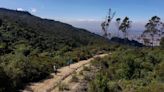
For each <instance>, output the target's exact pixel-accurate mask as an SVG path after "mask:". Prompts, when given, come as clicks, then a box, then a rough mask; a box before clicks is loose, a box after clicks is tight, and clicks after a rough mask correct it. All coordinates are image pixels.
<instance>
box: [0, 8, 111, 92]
mask: <svg viewBox="0 0 164 92" xmlns="http://www.w3.org/2000/svg"><path fill="white" fill-rule="evenodd" d="M108 48H109V47H108V40H106V39H104V38H103V37H100V36H98V35H95V34H93V33H90V32H88V31H86V30H84V29H78V28H75V27H73V26H71V25H68V24H64V23H61V22H58V21H53V20H48V19H41V18H39V17H35V16H33V15H31V14H30V13H28V12H26V11H22V12H20V11H13V10H7V9H2V8H1V9H0V92H1V91H2V92H3V91H4V92H14V91H16V90H17V89H19V88H22V87H23V85H24V84H25V83H28V82H31V81H39V80H40V79H42V78H45V77H46V76H48V75H49V74H50V73H51V72H53V68H52V66H53V65H56V66H57V67H58V68H59V67H61V66H64V65H66V64H67V61H68V60H70V59H72V61H73V62H77V61H79V60H84V59H87V58H89V57H91V56H93V55H94V54H97V53H100V52H98V51H101V53H102V52H103V51H108Z"/></svg>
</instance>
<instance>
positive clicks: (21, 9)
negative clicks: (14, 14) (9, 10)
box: [16, 8, 24, 11]
mask: <svg viewBox="0 0 164 92" xmlns="http://www.w3.org/2000/svg"><path fill="white" fill-rule="evenodd" d="M16 10H17V11H24V9H23V8H17V9H16Z"/></svg>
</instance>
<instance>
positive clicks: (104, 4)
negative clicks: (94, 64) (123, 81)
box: [0, 0, 164, 32]
mask: <svg viewBox="0 0 164 92" xmlns="http://www.w3.org/2000/svg"><path fill="white" fill-rule="evenodd" d="M163 4H164V0H0V7H3V8H9V9H15V10H16V9H17V10H20V11H22V10H26V11H29V12H31V13H32V14H34V15H36V16H39V17H42V18H49V19H54V20H59V21H62V22H66V23H69V24H72V25H73V26H76V27H81V28H86V29H88V30H90V31H92V32H99V30H101V27H100V24H101V22H102V21H103V20H104V19H105V16H106V15H107V12H108V9H109V8H111V9H112V10H113V11H116V16H115V18H117V17H120V18H124V17H125V16H128V17H129V18H130V20H132V21H133V23H135V27H134V28H133V30H143V28H144V23H146V22H147V21H148V20H149V19H150V18H151V17H152V16H154V15H157V16H159V17H161V19H162V20H163V19H164V12H163V10H164V5H163ZM113 21H114V20H113ZM111 25H113V26H114V23H113V24H111ZM111 28H112V29H114V27H111Z"/></svg>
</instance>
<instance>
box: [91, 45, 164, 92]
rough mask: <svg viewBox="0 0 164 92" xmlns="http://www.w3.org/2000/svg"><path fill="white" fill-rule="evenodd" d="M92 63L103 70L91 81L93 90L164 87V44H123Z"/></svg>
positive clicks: (138, 91)
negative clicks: (161, 46)
mask: <svg viewBox="0 0 164 92" xmlns="http://www.w3.org/2000/svg"><path fill="white" fill-rule="evenodd" d="M92 65H93V66H95V67H96V68H98V69H99V71H98V72H97V73H96V74H95V77H94V79H92V80H91V81H90V82H89V90H88V91H89V92H163V91H164V49H163V48H160V47H159V48H154V49H153V50H152V49H151V48H146V47H144V48H131V47H119V48H118V50H116V51H114V52H113V53H112V55H110V56H108V57H105V58H103V59H99V58H98V59H96V60H95V61H94V62H93V64H92Z"/></svg>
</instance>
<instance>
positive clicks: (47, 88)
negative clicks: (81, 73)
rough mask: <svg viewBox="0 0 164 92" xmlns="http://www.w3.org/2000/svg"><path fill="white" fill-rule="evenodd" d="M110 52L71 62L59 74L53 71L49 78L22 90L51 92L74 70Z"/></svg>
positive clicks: (23, 91)
mask: <svg viewBox="0 0 164 92" xmlns="http://www.w3.org/2000/svg"><path fill="white" fill-rule="evenodd" d="M107 55H108V54H101V55H96V56H94V57H92V58H90V59H88V60H82V61H79V62H78V63H75V64H71V65H70V66H65V67H62V68H61V69H59V70H58V71H59V72H58V73H57V74H54V73H52V74H51V75H50V78H49V79H45V80H43V81H41V82H37V83H31V84H30V85H28V86H27V87H25V89H24V90H22V91H21V92H51V91H52V90H53V89H54V88H55V87H56V86H58V85H59V84H60V83H61V82H62V81H63V80H65V79H66V78H67V77H69V76H71V74H73V72H74V71H76V70H78V69H79V68H81V67H82V66H84V65H86V64H88V63H89V62H90V61H92V60H94V59H95V58H96V57H104V56H107Z"/></svg>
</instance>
